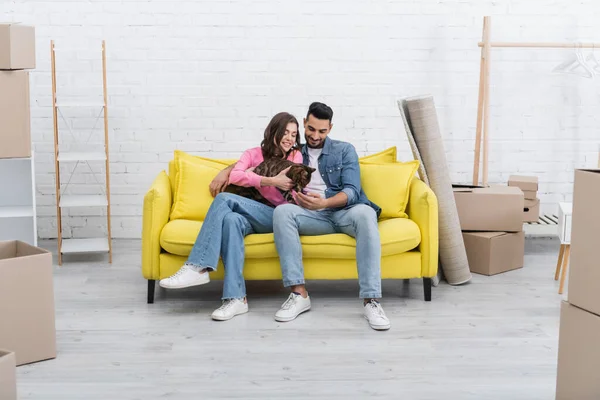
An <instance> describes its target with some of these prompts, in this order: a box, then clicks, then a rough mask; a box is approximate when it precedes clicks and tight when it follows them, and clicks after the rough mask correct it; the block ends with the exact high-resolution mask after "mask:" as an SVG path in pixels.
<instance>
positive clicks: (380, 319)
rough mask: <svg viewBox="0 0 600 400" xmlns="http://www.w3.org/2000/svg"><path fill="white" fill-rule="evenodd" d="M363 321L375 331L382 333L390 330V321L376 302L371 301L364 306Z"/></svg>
mask: <svg viewBox="0 0 600 400" xmlns="http://www.w3.org/2000/svg"><path fill="white" fill-rule="evenodd" d="M365 319H366V320H367V321H369V325H370V326H371V328H373V329H375V330H376V331H384V330H386V329H390V326H391V324H390V320H389V319H388V317H387V316H386V315H385V312H383V308H382V307H381V304H379V302H378V301H376V300H373V299H371V301H370V302H368V303H367V304H365Z"/></svg>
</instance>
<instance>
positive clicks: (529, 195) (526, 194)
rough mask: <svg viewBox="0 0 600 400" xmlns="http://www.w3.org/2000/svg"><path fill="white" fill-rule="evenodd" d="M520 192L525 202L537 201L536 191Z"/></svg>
mask: <svg viewBox="0 0 600 400" xmlns="http://www.w3.org/2000/svg"><path fill="white" fill-rule="evenodd" d="M521 190H522V189H521ZM522 191H523V197H525V200H535V199H537V190H522Z"/></svg>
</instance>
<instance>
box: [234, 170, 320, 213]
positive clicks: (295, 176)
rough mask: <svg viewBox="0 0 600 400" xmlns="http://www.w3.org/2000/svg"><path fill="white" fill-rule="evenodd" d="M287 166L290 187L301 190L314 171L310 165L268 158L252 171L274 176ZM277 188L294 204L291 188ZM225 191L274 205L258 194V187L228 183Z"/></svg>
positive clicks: (297, 190)
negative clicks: (291, 184) (291, 183)
mask: <svg viewBox="0 0 600 400" xmlns="http://www.w3.org/2000/svg"><path fill="white" fill-rule="evenodd" d="M287 167H290V169H289V171H288V172H287V174H286V175H287V177H288V178H290V179H291V180H292V182H293V183H294V187H293V188H292V190H293V191H296V192H302V191H303V190H304V188H305V187H306V185H308V183H309V182H310V177H311V175H312V173H313V172H314V171H315V169H314V168H312V167H309V166H306V165H303V164H296V163H295V162H293V161H290V160H286V159H283V158H269V159H267V160H264V161H263V162H261V163H260V164H258V165H257V166H256V168H254V173H255V174H257V175H260V176H264V177H274V176H277V175H278V174H279V173H280V172H281V171H283V170H284V169H286V168H287ZM278 190H279V191H280V192H281V194H282V195H283V198H284V199H285V200H286V201H287V202H288V203H291V204H296V201H295V200H294V198H293V196H292V190H281V189H278ZM225 191H226V192H228V193H233V194H237V195H239V196H243V197H247V198H249V199H252V200H256V201H258V202H260V203H263V204H266V205H268V206H271V207H273V206H274V205H273V204H271V203H270V202H269V201H268V200H267V199H265V198H264V197H263V195H262V194H260V192H259V191H258V189H256V188H254V187H242V186H237V185H233V184H230V185H227V187H226V188H225Z"/></svg>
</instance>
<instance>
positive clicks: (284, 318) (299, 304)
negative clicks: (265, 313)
mask: <svg viewBox="0 0 600 400" xmlns="http://www.w3.org/2000/svg"><path fill="white" fill-rule="evenodd" d="M308 310H310V297H309V296H308V295H307V296H306V298H304V297H302V296H301V295H299V294H296V293H290V296H289V297H288V298H287V300H286V301H285V302H284V303H283V304H282V306H281V308H280V309H279V311H277V312H276V313H275V321H279V322H288V321H291V320H293V319H295V318H296V317H297V316H298V315H300V314H302V313H303V312H305V311H308Z"/></svg>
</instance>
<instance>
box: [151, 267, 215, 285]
mask: <svg viewBox="0 0 600 400" xmlns="http://www.w3.org/2000/svg"><path fill="white" fill-rule="evenodd" d="M208 282H210V277H209V276H208V271H204V272H197V271H195V270H194V269H192V268H191V267H190V266H189V265H184V266H183V267H181V268H180V269H179V271H177V272H176V273H175V274H174V275H171V276H170V277H168V278H165V279H161V280H160V282H159V283H158V284H159V285H160V287H163V288H165V289H183V288H187V287H192V286H198V285H204V284H206V283H208Z"/></svg>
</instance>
